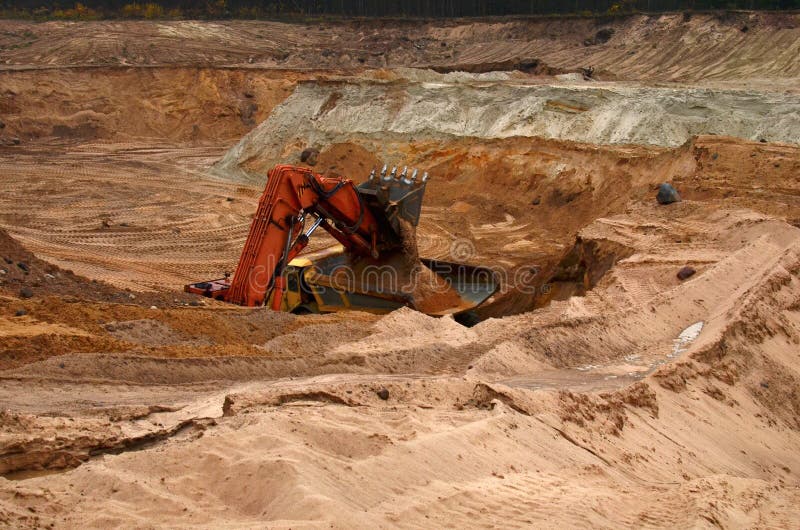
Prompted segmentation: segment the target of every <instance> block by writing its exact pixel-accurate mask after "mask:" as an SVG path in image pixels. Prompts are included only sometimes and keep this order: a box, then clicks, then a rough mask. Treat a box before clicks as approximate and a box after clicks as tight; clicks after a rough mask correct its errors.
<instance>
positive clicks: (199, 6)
mask: <svg viewBox="0 0 800 530" xmlns="http://www.w3.org/2000/svg"><path fill="white" fill-rule="evenodd" d="M0 6H2V9H1V10H0V15H2V16H3V17H6V18H9V17H16V18H41V19H52V18H56V19H58V18H63V19H100V18H268V17H275V16H282V15H284V16H292V15H301V16H347V17H425V18H449V17H475V16H502V15H552V14H564V15H565V14H573V15H585V16H589V15H598V14H608V15H614V14H627V13H636V12H641V13H658V12H669V11H706V10H720V9H724V10H737V9H742V10H793V9H800V0H204V1H200V2H197V1H189V0H160V1H159V2H146V1H145V2H136V1H134V2H131V1H130V0H83V1H82V2H79V3H78V2H67V1H58V0H55V1H51V0H0Z"/></svg>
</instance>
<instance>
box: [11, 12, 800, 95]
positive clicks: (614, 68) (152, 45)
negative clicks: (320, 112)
mask: <svg viewBox="0 0 800 530" xmlns="http://www.w3.org/2000/svg"><path fill="white" fill-rule="evenodd" d="M0 27H1V28H2V29H3V31H2V33H0V64H2V63H5V64H6V65H7V66H9V67H13V66H17V65H47V66H67V65H155V64H162V65H163V64H172V65H175V64H182V65H183V64H191V65H198V64H200V65H206V66H212V65H216V66H221V65H225V66H228V65H243V64H247V65H253V66H257V67H279V68H301V69H308V68H316V69H322V68H356V69H363V68H385V67H390V68H396V67H401V66H413V67H436V68H438V69H442V70H450V69H460V70H467V71H473V72H482V71H487V69H494V70H497V69H517V68H519V65H524V67H523V69H528V68H529V67H530V68H531V70H532V71H533V72H534V73H552V72H558V71H577V70H578V69H579V68H581V67H588V66H594V67H595V71H596V72H597V75H598V76H599V77H601V78H606V79H626V80H638V81H644V82H652V81H681V82H698V81H715V82H732V83H735V84H742V83H745V84H746V83H750V82H752V83H761V84H762V86H763V87H765V88H766V87H769V88H770V89H774V88H775V87H776V86H779V87H785V88H787V89H791V88H792V86H793V85H794V86H795V87H796V78H797V77H798V76H800V64H798V61H797V60H796V57H797V54H798V53H799V52H800V16H798V15H796V14H789V13H783V14H781V13H726V12H719V13H714V14H705V13H704V14H695V15H683V14H665V15H652V16H650V15H634V16H627V17H619V18H603V17H598V18H591V17H586V18H584V17H574V18H569V17H559V18H549V17H544V18H531V19H502V18H499V19H484V20H468V19H464V20H453V21H445V22H442V21H432V22H428V21H418V20H410V21H403V20H356V21H342V22H332V23H331V22H317V23H311V24H286V23H279V22H266V21H249V22H248V21H228V22H202V23H201V22H197V21H171V22H170V21H163V22H145V21H138V22H136V21H113V22H82V23H70V22H47V23H43V24H33V23H25V22H13V21H2V22H0ZM731 50H735V53H731ZM533 65H535V66H533ZM768 80H769V81H768ZM793 80H794V81H793Z"/></svg>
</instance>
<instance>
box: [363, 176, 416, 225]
mask: <svg viewBox="0 0 800 530" xmlns="http://www.w3.org/2000/svg"><path fill="white" fill-rule="evenodd" d="M387 169H388V167H387V166H383V169H382V170H381V172H380V174H377V173H376V171H375V170H374V169H373V170H372V173H370V175H369V179H368V180H367V181H366V182H364V183H362V184H360V185H359V186H358V192H359V194H360V195H361V198H362V199H363V201H364V203H365V204H366V205H367V207H368V208H369V209H370V211H371V212H372V214H373V215H375V217H376V218H378V219H380V220H381V221H382V222H384V223H385V224H388V225H389V226H390V227H391V228H392V230H393V231H394V233H395V234H400V220H401V219H402V220H404V221H406V222H408V223H410V224H411V225H412V226H417V224H418V223H419V216H420V213H421V212H422V198H423V197H424V196H425V187H426V186H427V183H428V174H427V173H425V174H424V175H422V178H419V179H418V178H417V176H418V171H417V170H416V169H415V170H414V171H413V172H412V173H411V176H410V177H409V176H408V167H406V168H404V169H403V171H401V172H400V174H398V173H397V167H394V168H392V171H391V172H387Z"/></svg>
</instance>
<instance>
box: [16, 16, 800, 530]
mask: <svg viewBox="0 0 800 530" xmlns="http://www.w3.org/2000/svg"><path fill="white" fill-rule="evenodd" d="M796 22H797V20H796V16H795V15H785V16H775V15H755V14H741V13H740V14H729V15H725V16H722V15H696V16H694V17H691V18H690V19H686V18H684V17H683V16H682V15H667V16H663V17H638V16H637V17H629V18H625V19H620V20H617V21H611V22H609V21H593V20H588V19H575V20H563V21H562V20H557V21H552V20H548V21H535V20H534V21H515V20H502V21H477V22H474V23H473V22H469V23H467V22H463V21H459V22H453V23H445V24H439V25H436V24H432V23H424V24H417V23H415V24H400V23H398V24H396V25H392V24H388V23H382V22H373V23H369V22H364V21H359V22H347V23H342V24H338V25H337V24H330V25H329V24H318V25H317V24H314V25H289V24H277V23H261V22H253V23H239V22H231V23H224V24H223V23H197V22H167V23H130V22H125V23H117V22H102V23H91V24H85V25H74V24H65V23H48V24H43V25H29V24H25V23H16V22H14V23H11V22H3V23H2V24H3V26H4V27H5V28H7V29H8V31H6V32H5V33H3V35H2V37H0V44H3V45H4V46H7V45H9V44H13V43H17V44H19V42H23V41H24V42H26V43H27V42H29V41H30V44H26V45H24V46H17V47H14V48H10V47H6V48H4V49H3V50H2V51H0V59H3V60H4V61H5V62H6V69H7V70H6V71H4V72H2V73H0V83H2V85H0V88H2V90H3V93H4V94H7V95H9V96H10V97H9V98H6V99H4V100H2V103H0V105H2V106H0V110H2V112H3V117H2V118H3V121H4V122H5V123H6V127H5V128H4V129H2V130H0V139H2V140H3V142H0V143H3V144H5V143H8V144H9V145H8V146H4V147H0V169H2V173H3V178H4V181H3V186H4V187H3V193H2V194H0V228H2V229H3V230H4V232H3V233H0V259H2V261H0V270H2V271H3V272H2V273H0V474H2V477H3V478H0V525H3V526H9V527H15V528H19V527H42V526H55V527H63V528H75V527H82V528H87V527H88V528H105V527H109V526H123V527H141V526H145V527H150V526H154V527H164V528H188V527H197V526H200V527H215V528H216V527H234V528H248V527H262V526H270V527H285V528H322V527H325V528H330V527H335V528H351V527H376V526H377V527H413V528H430V527H459V528H460V527H467V526H469V527H473V526H479V527H498V526H500V527H518V528H528V527H532V526H534V527H542V526H545V527H546V526H570V527H589V526H591V527H604V528H620V527H624V528H641V527H681V528H682V527H702V528H705V527H725V528H727V527H770V528H773V527H778V528H789V527H792V526H794V525H795V524H796V521H797V520H798V517H800V514H799V513H798V508H797V506H799V505H800V483H798V479H797V476H798V473H800V453H798V451H797V447H798V445H800V423H798V418H799V417H800V397H799V396H798V392H797V389H798V388H799V387H800V369H798V366H800V228H798V226H800V180H798V178H797V175H798V174H800V147H798V145H797V143H796V142H797V137H796V136H793V134H794V133H793V132H792V131H794V130H795V129H797V127H796V126H795V125H796V124H795V121H796V120H797V110H796V109H797V108H798V102H797V95H796V92H795V90H796V87H795V88H792V87H791V83H792V80H794V79H796V78H797V76H798V68H800V66H798V62H797V60H796V55H797V54H796V51H797V46H798V44H797V43H798V41H799V40H800V39H798V38H797V32H798V31H799V30H798V29H797V25H796ZM370 24H372V25H370ZM745 26H746V27H747V29H746V30H744V29H743V28H744V27H745ZM603 27H613V28H614V30H615V33H614V35H613V37H612V38H611V39H610V40H609V41H608V42H605V43H596V42H593V43H589V44H585V43H584V41H585V40H586V39H591V38H595V37H596V32H597V31H598V29H600V28H603ZM44 31H47V32H49V33H48V35H49V39H43V38H41V35H40V33H41V32H44ZM26 32H32V34H33V36H31V35H28V34H26ZM37 36H38V37H37ZM14 39H17V40H14ZM25 39H27V40H25ZM18 41H19V42H18ZM150 44H153V46H151V45H150ZM732 47H733V48H734V49H736V50H737V52H736V53H730V50H731V49H732ZM368 49H369V50H372V51H373V52H374V53H367V52H366V50H368ZM325 50H330V53H323V51H325ZM701 52H702V53H701ZM696 57H702V60H689V59H690V58H696ZM532 58H537V59H539V63H537V65H536V66H535V67H533V66H531V64H530V62H528V63H527V64H529V66H531V69H532V71H529V72H507V71H506V72H493V73H484V74H480V73H478V74H468V73H463V72H462V73H441V74H436V73H432V72H431V71H430V70H427V69H426V70H408V69H397V70H392V69H382V70H369V68H370V67H381V68H383V67H385V66H386V65H387V64H388V65H389V67H390V68H391V67H392V66H398V65H402V66H424V67H426V68H427V67H433V68H436V69H438V70H440V71H443V72H446V71H449V70H472V71H475V72H478V71H487V70H497V69H502V70H508V69H511V67H513V66H514V65H517V66H519V64H520V61H519V60H520V59H532ZM250 59H252V62H250ZM360 59H363V62H362V61H361V60H360ZM198 63H202V64H203V66H204V68H202V69H194V65H197V64H198ZM87 64H103V65H105V66H103V67H102V68H101V67H98V68H62V67H65V66H67V65H82V66H86V65H87ZM129 64H130V65H137V66H136V67H134V68H128V66H126V65H129ZM148 64H152V65H163V64H170V65H171V66H170V67H169V68H154V69H148V68H140V66H143V65H148ZM587 64H592V65H595V66H596V72H597V75H598V76H599V77H601V78H602V77H604V76H605V78H606V79H605V80H604V81H602V82H588V81H587V82H582V81H581V82H578V81H575V80H574V79H575V78H574V76H572V77H570V78H568V79H567V80H565V79H564V78H558V77H553V76H552V75H551V74H561V73H562V72H572V71H574V70H575V69H577V68H578V67H580V66H586V65H587ZM111 65H122V68H120V69H117V68H116V66H115V67H114V68H109V66H111ZM231 65H239V66H242V65H245V66H246V67H245V68H239V67H237V68H218V67H220V66H225V67H227V66H231ZM45 66H48V67H54V68H53V70H52V71H51V70H43V67H45ZM264 67H280V68H284V70H281V71H277V70H269V71H267V70H261V68H264ZM292 67H302V68H304V69H305V70H303V71H299V70H294V71H293V70H286V69H291V68H292ZM308 68H317V69H322V68H324V69H325V71H324V72H321V71H319V70H316V71H315V70H308ZM343 68H346V70H343ZM20 70H24V72H23V71H20ZM362 70H366V71H362ZM309 79H311V80H315V82H314V83H310V82H307V81H306V80H309ZM676 80H677V81H681V82H682V83H685V84H682V85H678V84H668V85H662V86H654V83H653V82H654V81H658V82H668V81H676ZM298 82H299V84H298ZM72 85H74V90H71V89H70V86H72ZM173 85H174V90H173V89H172V87H173ZM296 85H297V88H295V86H296ZM765 88H766V89H765ZM465 102H466V103H468V105H464V103H465ZM273 108H274V110H273ZM131 115H136V116H138V117H139V118H140V119H137V120H130V119H128V117H129V116H131ZM262 120H265V121H262ZM258 123H260V125H258ZM251 130H252V132H250V134H247V135H246V136H244V137H243V138H242V140H241V141H240V142H239V143H238V144H236V141H237V140H238V139H239V137H240V136H242V135H244V134H245V133H247V132H248V131H251ZM722 134H725V135H726V136H722ZM698 135H699V136H698ZM14 137H18V139H19V140H20V142H19V144H18V145H15V144H14V142H13V141H11V140H12V139H13V138H14ZM762 139H763V140H765V141H764V142H762V141H760V140H762ZM6 140H9V141H8V142H6ZM234 144H236V145H234ZM309 146H316V147H318V148H320V151H321V152H320V154H319V157H318V162H317V164H316V166H315V169H317V170H319V171H322V172H325V173H336V174H344V175H347V176H350V177H352V178H354V179H355V180H360V179H362V178H364V177H365V176H366V175H367V174H368V173H369V170H370V169H371V168H372V167H373V166H375V165H378V166H379V165H381V164H382V163H384V162H386V163H390V164H391V163H399V164H404V163H408V164H413V165H417V166H418V167H420V168H421V169H422V170H424V171H429V172H430V173H431V174H432V175H433V178H432V180H431V181H430V183H429V186H428V192H427V193H428V195H427V197H426V206H425V208H424V209H423V216H422V220H421V223H420V226H419V229H418V230H419V246H420V253H421V254H422V255H425V256H432V257H439V258H443V259H459V260H463V261H467V262H470V263H476V264H484V265H493V266H497V267H498V268H499V269H501V270H503V271H505V272H507V273H508V275H509V276H508V277H507V278H508V279H516V280H520V279H522V280H524V281H525V282H526V283H525V285H524V286H523V287H525V289H522V288H520V287H521V286H520V285H514V284H513V282H511V281H509V282H507V284H506V285H504V289H503V292H501V293H498V294H497V295H496V296H495V297H494V299H493V300H492V301H491V303H489V304H487V305H486V306H485V307H483V308H481V316H482V317H483V318H484V320H483V321H482V322H481V323H480V324H478V325H477V326H475V327H472V328H465V327H462V326H461V325H459V324H457V323H456V322H455V321H453V320H452V319H449V318H443V319H435V318H432V317H429V316H426V315H423V314H421V313H417V312H414V311H411V310H409V309H402V310H398V311H395V312H394V313H392V314H389V315H385V316H375V315H369V314H365V313H355V312H351V313H341V314H333V315H308V316H297V315H290V314H282V313H274V312H271V311H267V310H264V309H254V310H251V309H244V308H239V307H231V306H227V305H224V304H221V303H214V302H198V301H197V300H196V299H195V298H193V297H191V296H189V295H184V294H182V293H180V289H181V286H182V285H183V284H184V283H186V282H188V281H196V280H202V279H207V278H211V277H217V276H218V275H221V273H222V272H223V271H225V270H231V269H232V268H233V267H234V266H235V262H236V259H237V258H238V253H239V250H240V248H241V244H242V242H243V239H244V237H245V235H246V232H247V226H248V224H249V222H250V216H251V215H252V212H253V211H254V210H255V205H256V201H257V200H258V196H259V193H260V188H261V186H262V178H263V177H262V176H261V175H263V173H264V172H265V171H266V170H267V169H268V168H269V166H270V165H271V164H273V163H275V162H277V161H281V162H287V161H288V162H298V160H299V154H300V152H301V151H302V150H303V149H305V148H307V147H309ZM220 161H221V162H220ZM222 169H224V171H223V170H222ZM663 181H670V182H673V183H674V184H675V185H676V187H677V188H678V189H679V191H680V193H681V195H682V196H683V199H684V201H683V202H680V203H675V204H671V205H668V206H662V205H659V204H657V203H656V201H655V192H656V187H657V185H658V184H659V183H660V182H663ZM5 232H7V233H8V234H10V236H7V235H6V233H5ZM329 244H330V240H328V239H325V238H317V239H316V240H315V242H314V243H313V245H314V248H322V247H325V246H326V245H329ZM28 251H33V252H34V253H35V254H36V256H32V255H31V254H30V253H29V252H28ZM456 254H457V256H456ZM686 266H689V267H692V268H693V269H694V270H695V274H694V275H692V276H690V277H688V278H685V279H683V280H681V279H679V278H678V277H677V272H678V271H679V270H680V269H681V268H683V267H686ZM67 269H71V271H72V272H70V271H68V270H67ZM190 304H191V305H190ZM383 391H385V392H383Z"/></svg>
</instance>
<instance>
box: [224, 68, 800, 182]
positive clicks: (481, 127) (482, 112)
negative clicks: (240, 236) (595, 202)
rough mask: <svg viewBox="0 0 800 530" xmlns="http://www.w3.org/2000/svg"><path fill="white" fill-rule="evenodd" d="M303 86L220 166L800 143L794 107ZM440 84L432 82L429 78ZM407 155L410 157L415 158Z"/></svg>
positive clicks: (612, 89) (559, 93) (516, 90)
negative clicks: (709, 137) (354, 149)
mask: <svg viewBox="0 0 800 530" xmlns="http://www.w3.org/2000/svg"><path fill="white" fill-rule="evenodd" d="M431 77H432V78H433V79H434V80H436V81H434V80H432V81H430V82H401V81H398V82H390V83H383V82H374V83H370V82H355V83H324V84H319V83H316V82H314V83H301V84H300V85H298V87H297V88H296V89H295V91H294V92H293V93H292V95H291V96H289V97H288V98H287V99H286V100H285V101H284V102H283V103H281V104H280V105H278V106H277V107H275V109H274V111H273V112H272V114H271V115H270V116H269V118H268V119H267V120H266V121H264V122H263V123H262V124H260V125H259V126H258V127H257V128H256V129H255V130H253V131H252V132H251V133H249V134H248V135H247V136H245V137H244V138H243V139H242V140H241V141H240V142H239V143H238V144H237V145H236V146H235V147H234V148H233V149H232V150H231V151H230V152H229V153H228V154H227V155H226V156H225V158H223V159H222V160H221V161H220V163H219V164H218V165H217V170H218V172H219V174H220V175H236V174H242V173H241V171H240V169H244V170H245V171H246V170H247V168H248V167H252V168H257V169H260V170H262V171H263V169H264V168H265V167H269V166H271V165H272V164H275V163H278V161H280V160H282V159H283V160H285V157H286V156H287V155H288V156H292V157H295V156H298V155H299V153H300V151H302V149H303V148H304V147H305V146H308V145H313V146H317V147H321V148H326V147H328V146H330V145H331V144H333V143H341V142H346V141H351V142H354V143H357V144H361V145H364V146H368V150H371V149H374V150H375V152H376V156H378V158H383V159H387V160H391V157H390V154H392V153H393V152H396V151H397V150H399V149H403V150H412V149H410V147H405V148H403V147H401V144H403V145H405V144H409V143H412V144H413V143H417V142H423V143H424V142H431V141H434V140H439V141H441V143H442V145H443V146H445V145H447V143H448V142H450V141H453V140H456V139H459V138H465V137H466V138H480V139H492V138H509V137H515V136H521V137H542V138H553V139H561V140H572V141H576V142H583V143H594V144H652V145H660V146H677V145H681V144H683V143H685V142H686V141H687V140H688V139H689V138H690V137H691V136H693V135H698V134H717V135H728V136H738V137H740V138H746V139H750V140H762V139H764V140H767V141H776V142H793V143H798V142H800V133H799V132H798V131H800V102H798V100H797V98H796V97H792V96H783V95H771V94H761V93H743V92H735V91H710V90H700V89H693V88H681V89H676V88H644V87H629V86H617V85H608V86H598V85H596V84H586V83H583V84H562V85H538V84H537V85H524V84H519V83H511V82H503V81H495V82H491V83H490V82H483V83H481V82H480V81H479V80H473V81H470V78H469V76H466V79H465V80H464V81H463V82H458V81H455V82H446V81H444V79H443V76H431ZM437 77H438V78H439V79H436V78H437ZM412 151H413V150H412Z"/></svg>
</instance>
